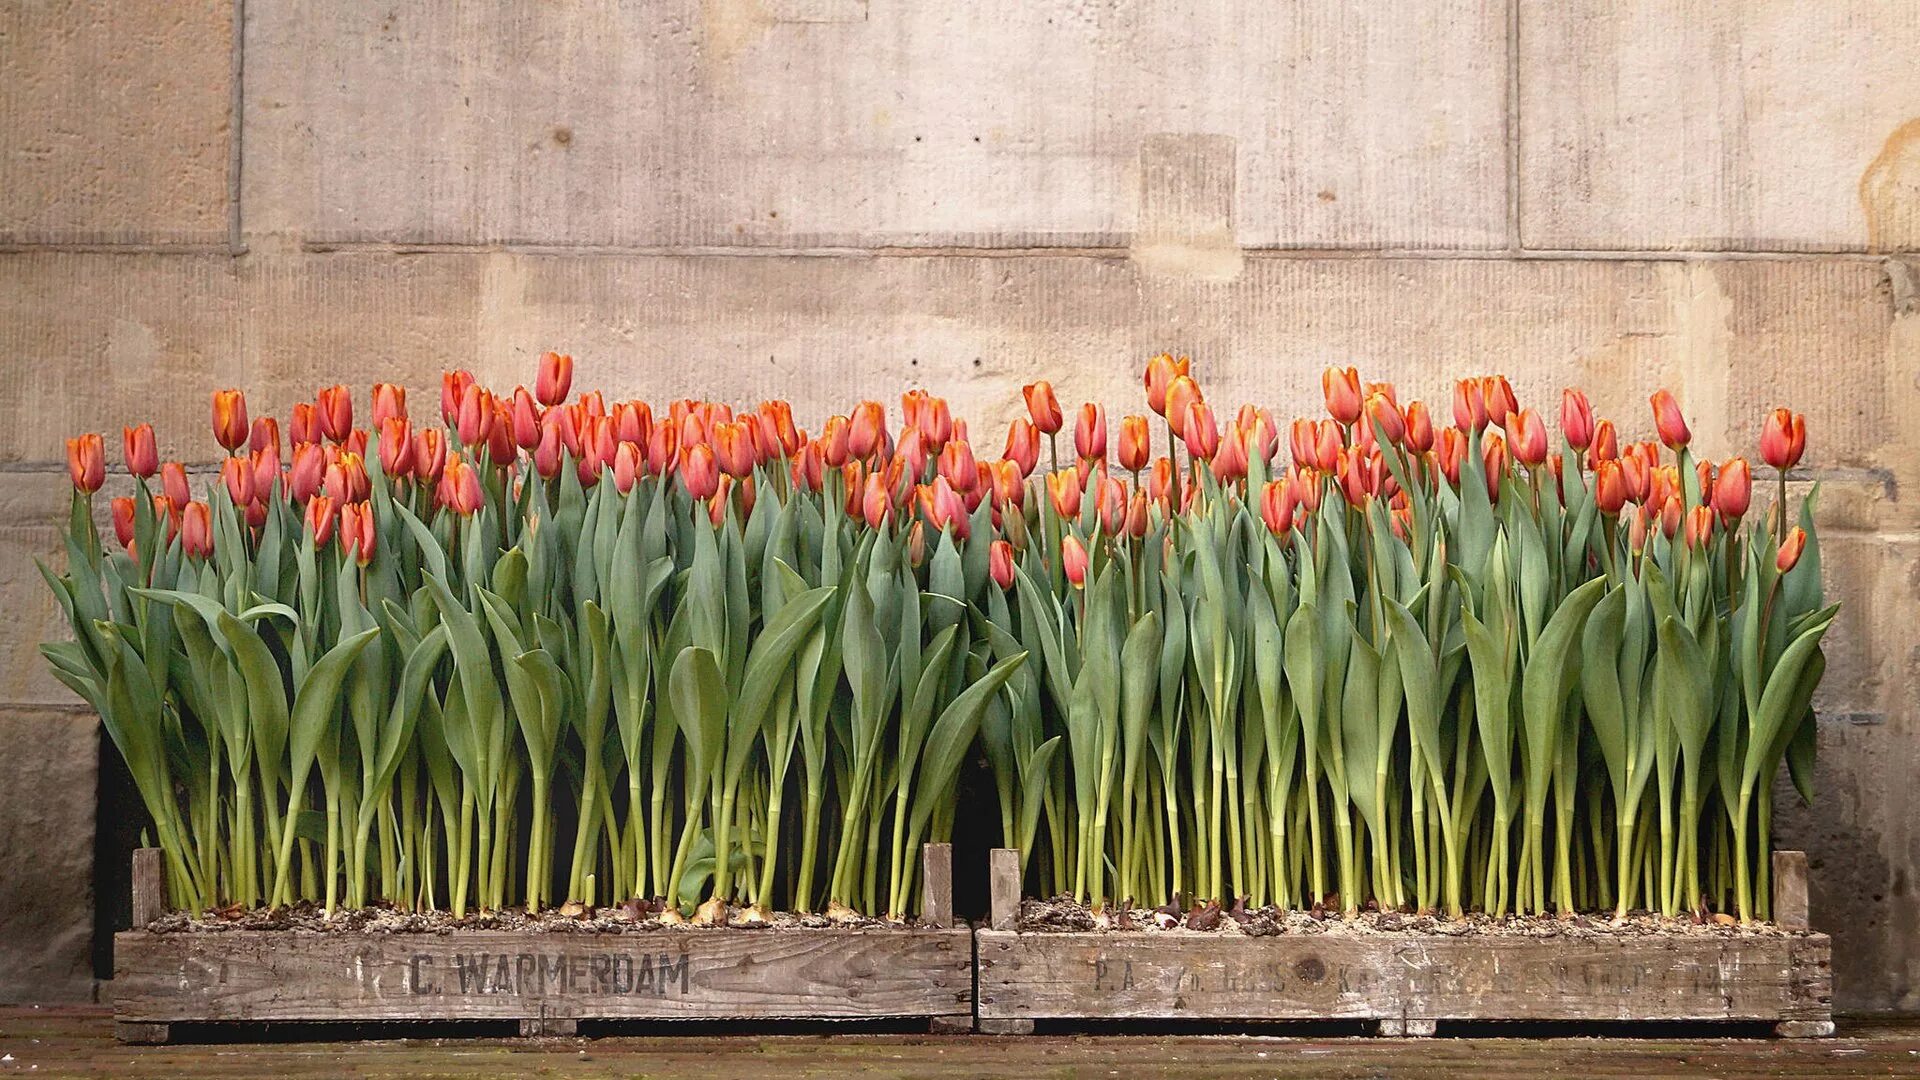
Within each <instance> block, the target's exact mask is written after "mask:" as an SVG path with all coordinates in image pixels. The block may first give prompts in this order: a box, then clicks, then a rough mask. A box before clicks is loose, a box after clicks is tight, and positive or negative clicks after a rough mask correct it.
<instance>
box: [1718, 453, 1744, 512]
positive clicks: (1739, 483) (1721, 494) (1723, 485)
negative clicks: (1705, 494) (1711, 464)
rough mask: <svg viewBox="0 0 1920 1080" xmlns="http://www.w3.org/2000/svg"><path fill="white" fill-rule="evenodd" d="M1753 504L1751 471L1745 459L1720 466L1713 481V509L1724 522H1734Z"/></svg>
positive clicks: (1736, 459) (1730, 461)
mask: <svg viewBox="0 0 1920 1080" xmlns="http://www.w3.org/2000/svg"><path fill="white" fill-rule="evenodd" d="M1752 502H1753V469H1752V467H1751V466H1749V465H1748V464H1747V459H1746V458H1741V457H1737V458H1733V459H1731V460H1729V461H1727V462H1726V463H1725V464H1723V465H1721V466H1720V472H1719V474H1718V475H1717V476H1715V477H1714V480H1713V498H1712V503H1713V508H1714V510H1715V511H1717V512H1718V513H1719V514H1720V517H1721V519H1722V520H1724V521H1736V520H1738V519H1739V518H1740V517H1741V516H1742V515H1744V514H1745V513H1746V512H1747V507H1748V506H1749V505H1751V504H1752Z"/></svg>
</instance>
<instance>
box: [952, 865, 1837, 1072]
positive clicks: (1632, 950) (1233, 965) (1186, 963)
mask: <svg viewBox="0 0 1920 1080" xmlns="http://www.w3.org/2000/svg"><path fill="white" fill-rule="evenodd" d="M1019 866H1020V862H1019V853H1018V852H1017V851H1013V850H1010V849H999V850H996V851H994V853H993V861H992V864H991V869H992V874H993V877H992V881H991V884H992V896H993V919H992V923H991V926H990V928H988V929H984V930H981V931H980V932H979V933H978V934H977V935H976V936H975V952H976V954H977V957H978V959H977V968H978V980H977V985H976V988H975V993H976V1000H977V1006H976V1007H977V1009H978V1015H979V1020H978V1027H979V1030H981V1031H983V1032H987V1033H990V1034H1024V1033H1028V1032H1031V1031H1032V1030H1033V1025H1034V1021H1036V1020H1189V1021H1192V1020H1200V1021H1231V1022H1247V1021H1266V1020H1361V1021H1369V1022H1371V1023H1373V1024H1374V1025H1375V1030H1376V1031H1378V1032H1379V1033H1381V1034H1384V1035H1431V1034H1433V1033H1434V1028H1435V1025H1436V1023H1437V1022H1438V1021H1442V1020H1531V1021H1572V1022H1596V1021H1652V1020H1682V1021H1761V1022H1767V1023H1771V1024H1772V1025H1773V1030H1774V1031H1775V1032H1776V1033H1777V1034H1779V1035H1782V1036H1787V1037H1808V1036H1824V1035H1831V1034H1833V1009H1832V973H1831V958H1832V944H1831V941H1830V940H1829V939H1828V937H1827V936H1826V935H1825V934H1816V933H1811V932H1801V933H1795V934H1793V935H1791V936H1770V937H1751V938H1714V937H1698V938H1694V937H1685V936H1680V935H1675V936H1673V937H1672V938H1659V937H1624V936H1623V937H1620V938H1617V939H1609V938H1605V937H1597V938H1521V937H1502V938H1494V937H1488V936H1480V937H1459V936H1448V935H1442V934H1411V933H1409V934H1391V935H1389V934H1382V935H1379V936H1377V937H1350V936H1339V937H1335V936H1331V935H1297V934H1295V935H1285V934H1282V935H1275V936H1271V937H1260V938H1251V937H1241V936H1237V935H1219V936H1215V935H1201V934H1181V933H1152V932H1124V931H1123V932H1104V933H1102V932H1089V933H1053V932H1038V933H1020V932H1017V931H1016V930H1015V929H1014V927H1015V925H1016V923H1017V920H1018V913H1019V901H1020V871H1019ZM1773 866H1774V874H1775V882H1776V885H1775V894H1774V907H1775V913H1776V917H1777V919H1778V921H1779V923H1780V925H1781V926H1782V927H1784V928H1787V929H1792V930H1797V931H1805V930H1806V926H1807V922H1806V896H1807V891H1806V874H1807V861H1806V856H1805V854H1803V853H1801V852H1797V851H1783V852H1779V853H1776V854H1775V855H1774V861H1773Z"/></svg>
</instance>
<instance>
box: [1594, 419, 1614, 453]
mask: <svg viewBox="0 0 1920 1080" xmlns="http://www.w3.org/2000/svg"><path fill="white" fill-rule="evenodd" d="M1619 456H1620V433H1619V432H1618V431H1617V430H1616V429H1615V428H1614V426H1613V421H1611V420H1602V421H1600V422H1599V423H1598V424H1595V425H1594V426H1593V454H1592V457H1593V460H1595V461H1612V460H1614V459H1616V458H1618V457H1619Z"/></svg>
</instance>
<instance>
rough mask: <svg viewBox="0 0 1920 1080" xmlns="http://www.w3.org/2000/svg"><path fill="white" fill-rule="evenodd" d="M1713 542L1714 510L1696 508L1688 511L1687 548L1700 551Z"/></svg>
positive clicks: (1708, 507) (1703, 507) (1704, 507)
mask: <svg viewBox="0 0 1920 1080" xmlns="http://www.w3.org/2000/svg"><path fill="white" fill-rule="evenodd" d="M1670 505H1671V504H1670ZM1712 541H1713V508H1712V507H1710V506H1696V507H1694V508H1693V509H1691V510H1689V511H1687V536H1686V543H1687V546H1688V547H1690V548H1693V549H1695V550H1699V549H1701V548H1704V547H1706V546H1707V545H1708V544H1709V543H1711V542H1712Z"/></svg>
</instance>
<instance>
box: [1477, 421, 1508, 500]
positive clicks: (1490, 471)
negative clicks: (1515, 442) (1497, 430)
mask: <svg viewBox="0 0 1920 1080" xmlns="http://www.w3.org/2000/svg"><path fill="white" fill-rule="evenodd" d="M1480 457H1481V459H1482V461H1483V462H1484V463H1485V465H1486V469H1487V498H1489V499H1492V500H1493V501H1494V502H1499V501H1500V481H1501V479H1502V478H1503V477H1505V476H1506V474H1507V441H1506V440H1505V439H1503V438H1501V437H1500V436H1498V435H1488V436H1487V438H1486V441H1485V442H1484V443H1483V444H1482V445H1481V447H1480Z"/></svg>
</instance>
